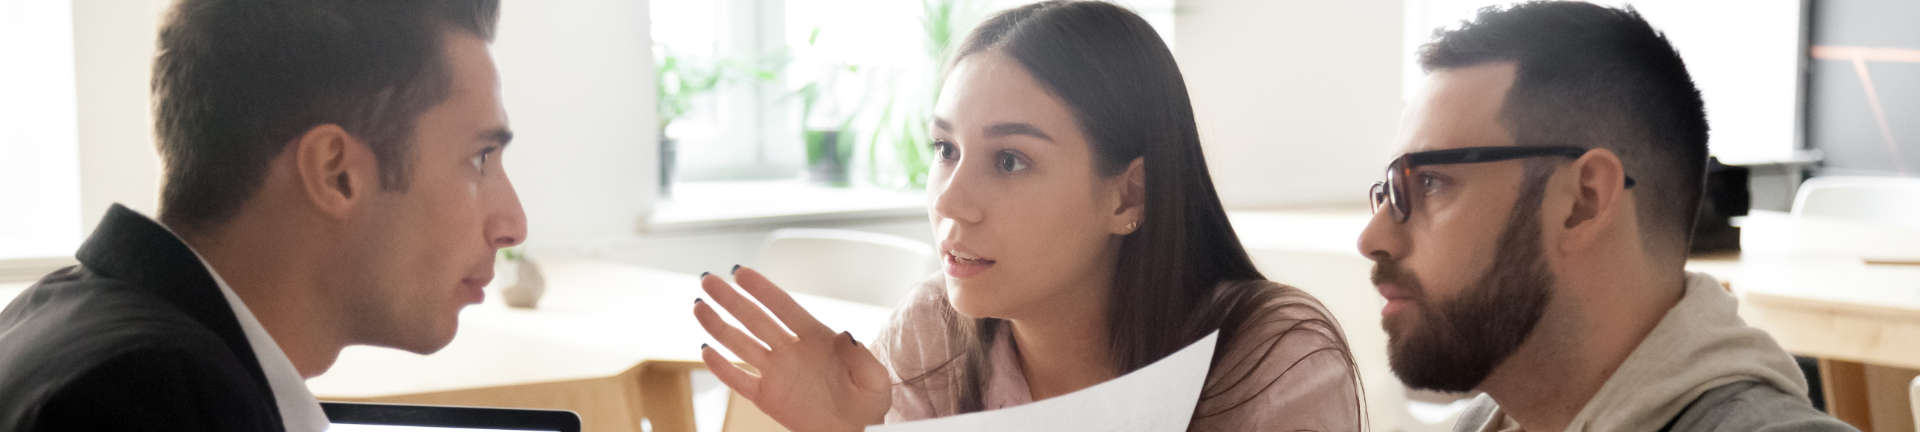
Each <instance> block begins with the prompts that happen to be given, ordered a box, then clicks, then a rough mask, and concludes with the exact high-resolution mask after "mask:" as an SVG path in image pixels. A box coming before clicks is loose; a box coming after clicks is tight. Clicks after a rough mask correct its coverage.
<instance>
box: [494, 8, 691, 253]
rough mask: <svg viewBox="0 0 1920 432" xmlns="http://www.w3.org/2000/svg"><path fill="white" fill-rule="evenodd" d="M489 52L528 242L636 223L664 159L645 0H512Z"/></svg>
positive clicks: (560, 242) (556, 242) (563, 239)
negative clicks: (507, 124)
mask: <svg viewBox="0 0 1920 432" xmlns="http://www.w3.org/2000/svg"><path fill="white" fill-rule="evenodd" d="M500 15H501V16H500V27H499V33H498V35H497V36H496V38H495V40H494V45H493V54H494V57H495V60H496V61H497V62H498V64H499V68H500V75H501V86H502V87H503V88H502V90H503V92H504V93H505V99H506V100H505V104H506V109H507V115H508V116H509V119H510V121H511V122H512V124H513V130H514V134H515V136H514V142H513V146H512V147H511V148H510V149H509V150H508V152H507V156H506V157H505V159H502V160H503V161H504V162H505V163H506V165H507V174H508V176H509V177H510V178H512V179H513V182H514V187H515V188H516V190H517V191H518V192H519V193H520V201H521V205H522V206H523V207H525V208H526V212H527V220H528V244H529V245H530V247H532V248H539V247H565V246H566V245H572V244H577V243H580V242H585V241H591V240H596V239H601V238H605V237H613V236H628V235H631V234H632V233H633V232H635V231H636V229H637V228H638V223H639V221H640V217H641V216H642V215H644V214H645V213H646V212H647V211H648V210H649V209H651V208H652V201H653V197H654V195H655V189H656V188H655V184H656V182H657V179H658V178H659V177H658V176H659V175H658V174H657V173H658V170H659V168H658V164H657V162H656V161H657V160H658V159H659V157H658V155H657V154H656V153H655V152H656V150H655V149H656V148H657V147H656V145H657V144H656V143H655V140H656V139H657V138H656V137H655V135H654V127H653V126H652V125H653V124H654V121H653V118H654V94H653V92H654V90H653V86H652V83H653V60H652V52H651V49H650V42H649V38H648V36H647V34H648V28H649V26H648V21H647V5H646V3H645V2H638V1H630V0H577V1H564V2H538V3H535V2H505V4H503V5H502V7H501V11H500Z"/></svg>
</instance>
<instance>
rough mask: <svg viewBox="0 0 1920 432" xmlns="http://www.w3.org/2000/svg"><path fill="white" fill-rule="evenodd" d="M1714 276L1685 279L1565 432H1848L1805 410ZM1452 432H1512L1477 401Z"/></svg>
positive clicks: (1781, 353) (1781, 363) (1489, 403)
mask: <svg viewBox="0 0 1920 432" xmlns="http://www.w3.org/2000/svg"><path fill="white" fill-rule="evenodd" d="M1738 306H1739V305H1738V302H1737V301H1736V300H1735V299H1734V297H1733V295H1732V294H1730V293H1728V292H1727V291H1726V290H1725V289H1723V288H1721V286H1720V283H1719V282H1718V281H1715V280H1714V279H1713V277H1712V276H1707V275H1705V274H1700V273H1688V274H1687V288H1686V292H1685V293H1684V294H1682V297H1681V298H1680V303H1678V304H1675V305H1674V306H1673V309H1669V310H1667V314H1666V316H1664V317H1661V318H1660V323H1659V324H1658V325H1655V326H1654V328H1653V331H1652V332H1650V333H1648V334H1647V338H1646V339H1644V340H1641V341H1640V346H1638V347H1635V348H1634V349H1633V353H1631V354H1628V355H1627V360H1626V361H1625V362H1621V363H1620V368H1619V369H1617V370H1615V371H1614V372H1613V376H1611V377H1608V378H1607V382H1606V383H1604V384H1601V385H1600V390H1599V391H1598V392H1595V393H1594V394H1593V397H1592V398H1591V399H1588V400H1587V404H1586V406H1585V407H1583V408H1581V409H1580V413H1579V414H1578V415H1575V416H1574V418H1573V422H1572V423H1570V424H1568V425H1567V430H1569V431H1667V430H1672V431H1763V430H1766V431H1770V430H1780V431H1789V430H1791V431H1852V430H1854V429H1853V428H1852V427H1849V426H1847V425H1846V424H1845V423H1841V422H1840V421H1838V420H1834V419H1833V418H1832V417H1828V416H1827V415H1826V414H1823V413H1821V412H1819V411H1816V410H1814V409H1813V406H1812V405H1811V404H1810V403H1808V402H1807V397H1806V394H1807V380H1806V377H1804V376H1802V375H1801V374H1800V369H1799V368H1798V367H1796V366H1795V365H1794V362H1793V357H1792V356H1790V355H1788V354H1787V352H1786V350H1783V349H1781V348H1780V345H1779V344H1777V343H1775V342H1774V341H1773V338H1772V337H1770V336H1767V333H1766V332H1764V331H1761V330H1760V329H1756V328H1753V327H1749V326H1747V323H1746V322H1745V321H1742V320H1741V319H1740V316H1739V315H1738V314H1737V310H1738ZM1454 430H1455V431H1456V432H1492V431H1519V430H1525V428H1524V427H1523V426H1521V425H1519V424H1517V423H1515V422H1514V421H1513V419H1512V418H1510V417H1507V415H1506V413H1505V412H1504V411H1502V410H1501V409H1500V406H1499V405H1498V404H1497V403H1495V402H1494V400H1493V398H1490V397H1488V396H1487V395H1484V394H1482V395H1480V397H1479V398H1477V399H1474V401H1473V404H1472V405H1470V406H1468V408H1467V411H1466V412H1465V413H1464V414H1462V415H1461V417H1460V421H1459V423H1456V424H1455V425H1454Z"/></svg>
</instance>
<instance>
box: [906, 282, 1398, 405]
mask: <svg viewBox="0 0 1920 432" xmlns="http://www.w3.org/2000/svg"><path fill="white" fill-rule="evenodd" d="M1223 286H1225V285H1223ZM1250 288H1251V289H1260V290H1267V291H1271V294H1273V296H1272V297H1271V298H1270V300H1269V301H1268V302H1267V304H1266V305H1263V306H1264V307H1262V308H1260V309H1259V311H1258V312H1256V313H1254V314H1252V315H1250V316H1249V317H1248V319H1246V320H1244V321H1243V322H1240V323H1233V324H1230V325H1238V326H1239V332H1238V333H1237V334H1236V335H1235V336H1234V339H1233V340H1221V341H1220V342H1219V345H1218V347H1216V348H1215V349H1216V350H1224V351H1223V353H1224V354H1223V355H1220V356H1219V357H1218V358H1217V360H1216V363H1215V364H1214V365H1213V366H1212V368H1211V369H1210V370H1208V372H1207V382H1206V383H1205V384H1204V387H1203V388H1202V390H1201V398H1200V402H1199V403H1198V404H1197V405H1196V407H1195V408H1194V419H1193V422H1192V423H1191V425H1190V426H1188V429H1189V430H1194V431H1242V430H1284V431H1295V430H1314V431H1353V430H1360V429H1361V427H1362V426H1361V425H1362V424H1364V422H1365V420H1363V419H1362V415H1363V413H1362V411H1361V408H1360V403H1361V401H1360V396H1359V394H1360V382H1359V378H1358V375H1357V374H1356V373H1355V372H1354V368H1353V363H1352V360H1351V359H1352V354H1351V353H1350V352H1349V351H1348V350H1347V345H1346V339H1345V336H1343V335H1344V333H1341V331H1340V327H1339V325H1338V324H1337V323H1335V322H1334V320H1333V317H1332V314H1330V313H1328V312H1327V310H1326V307H1325V306H1322V305H1321V304H1320V302H1319V301H1317V300H1314V299H1313V297H1312V296H1309V295H1307V293H1306V292H1304V291H1301V290H1299V289H1297V288H1293V287H1289V286H1285V285H1280V284H1277V283H1273V282H1266V281H1261V282H1259V283H1258V284H1257V285H1255V286H1252V287H1250ZM944 297H945V280H944V279H943V278H939V277H936V278H934V279H932V280H929V281H927V282H926V283H924V284H922V286H921V287H920V288H919V289H918V290H916V291H915V292H914V294H913V295H912V296H911V297H910V299H909V300H908V301H907V303H906V304H905V305H903V306H902V307H901V308H900V309H899V310H897V311H896V312H895V313H894V316H893V319H892V322H891V323H889V325H888V326H887V329H886V331H885V332H884V333H882V334H881V336H880V340H878V341H876V343H874V344H872V345H870V346H872V347H873V348H874V353H875V355H876V356H878V357H879V358H880V361H881V362H882V363H885V364H886V365H887V369H888V370H889V372H890V373H891V374H892V375H893V379H894V382H895V385H894V387H893V408H892V409H891V410H889V411H888V412H887V416H886V421H887V422H888V423H894V422H903V421H912V420H920V419H927V418H936V417H945V416H950V415H954V414H957V413H959V410H960V401H959V400H958V399H959V396H960V395H959V393H960V388H961V385H960V378H959V371H960V370H962V369H964V367H965V365H964V362H965V360H955V358H956V357H955V354H954V353H956V352H960V351H961V350H963V349H964V348H963V347H964V345H963V344H962V342H963V341H958V340H953V339H955V338H953V337H952V336H950V334H949V331H948V325H949V324H948V323H947V322H946V320H948V319H949V318H947V317H949V316H951V314H948V313H946V312H945V311H944V309H945V308H947V307H948V306H947V305H946V302H945V301H944V300H943V298H944ZM999 332H1000V333H999V334H998V335H997V337H996V338H995V339H994V342H993V345H992V346H990V347H989V348H988V349H987V351H988V355H987V360H986V362H987V364H986V368H985V369H986V370H987V371H988V373H987V376H986V377H985V378H984V380H983V382H984V383H985V385H984V386H983V387H982V389H981V395H982V397H981V400H982V402H983V403H982V405H981V406H982V407H983V408H984V409H987V410H994V409H1000V408H1006V407H1010V406H1015V405H1020V404H1024V403H1028V402H1032V401H1033V396H1032V394H1031V393H1030V392H1029V391H1028V389H1027V380H1026V377H1025V375H1024V374H1023V372H1022V371H1021V367H1020V360H1019V355H1020V354H1019V350H1017V349H1016V348H1015V346H1014V341H1013V335H1012V330H1010V328H1009V327H1008V326H1005V325H1002V326H999ZM1223 336H1224V335H1223ZM949 362H952V363H953V364H952V365H947V363H949ZM941 366H950V367H945V368H941ZM929 371H931V373H929ZM905 378H915V379H914V380H912V381H911V382H908V381H907V380H906V379H905Z"/></svg>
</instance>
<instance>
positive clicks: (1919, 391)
mask: <svg viewBox="0 0 1920 432" xmlns="http://www.w3.org/2000/svg"><path fill="white" fill-rule="evenodd" d="M1907 403H1909V404H1912V405H1913V424H1915V425H1920V377H1913V387H1912V388H1909V389H1907Z"/></svg>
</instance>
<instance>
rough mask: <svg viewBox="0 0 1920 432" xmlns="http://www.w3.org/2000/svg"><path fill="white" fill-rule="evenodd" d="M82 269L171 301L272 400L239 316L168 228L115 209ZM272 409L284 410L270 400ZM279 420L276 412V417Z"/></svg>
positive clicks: (86, 248) (85, 251)
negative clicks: (237, 361) (227, 351)
mask: <svg viewBox="0 0 1920 432" xmlns="http://www.w3.org/2000/svg"><path fill="white" fill-rule="evenodd" d="M75 258H77V259H79V261H80V264H81V265H82V266H86V267H87V268H88V269H90V270H92V271H94V272H96V273H99V274H100V275H102V276H106V277H109V278H114V279H121V280H125V281H127V282H130V283H131V284H132V285H134V286H137V287H141V288H143V289H149V290H152V293H153V294H155V295H157V296H158V297H160V298H163V299H166V301H167V302H169V303H172V304H173V305H174V306H175V307H178V308H180V310H181V311H185V312H186V313H187V315H188V316H191V317H193V319H194V320H195V321H198V322H200V324H202V325H205V326H206V327H207V328H208V329H210V330H212V331H213V333H214V334H217V335H219V336H220V339H221V340H223V341H225V342H226V344H227V348H228V349H231V350H233V355H234V356H235V357H237V358H239V359H240V362H241V363H242V364H244V365H246V367H247V374H248V376H251V377H252V378H253V380H254V381H255V382H256V383H258V384H259V385H260V390H261V394H265V395H268V397H272V395H273V390H272V387H271V386H269V385H268V384H267V376H266V373H265V372H262V371H261V369H260V359H258V358H256V357H255V356H254V355H253V348H252V345H249V344H248V343H247V336H246V333H245V332H243V331H241V330H240V321H239V320H238V319H237V318H235V317H234V316H233V307H232V306H231V305H228V304H227V300H226V296H225V295H223V294H221V293H220V286H219V285H218V284H216V283H215V282H214V281H213V275H211V274H208V273H207V267H206V266H205V265H203V264H201V263H200V260H199V259H198V258H195V257H194V254H193V250H191V249H188V248H187V245H186V244H185V243H182V242H181V241H180V239H179V238H176V237H174V235H173V233H171V232H168V231H167V229H166V228H165V227H161V226H160V224H158V223H154V221H153V220H151V219H147V217H146V216H141V215H140V214H139V213H135V212H134V211H133V210H129V209H127V208H126V207H122V206H120V205H119V204H114V205H113V207H112V208H110V209H107V214H106V216H105V217H103V218H101V220H100V226H99V227H97V228H95V229H94V230H93V234H92V235H90V236H88V237H87V242H86V243H85V244H82V245H81V246H80V251H79V253H77V254H75ZM268 404H269V405H270V406H278V405H276V404H275V403H274V402H273V401H271V400H270V401H268ZM274 414H275V415H276V416H277V415H278V411H277V410H276V411H275V413H274Z"/></svg>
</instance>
